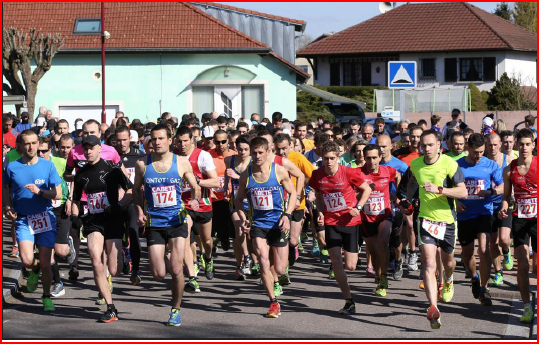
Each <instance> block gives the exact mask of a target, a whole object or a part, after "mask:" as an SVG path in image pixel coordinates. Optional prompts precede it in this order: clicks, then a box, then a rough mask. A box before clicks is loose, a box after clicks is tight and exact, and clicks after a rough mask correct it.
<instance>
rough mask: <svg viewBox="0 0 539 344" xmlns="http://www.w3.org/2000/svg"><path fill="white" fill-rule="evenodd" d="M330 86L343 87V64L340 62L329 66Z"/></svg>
mask: <svg viewBox="0 0 539 344" xmlns="http://www.w3.org/2000/svg"><path fill="white" fill-rule="evenodd" d="M329 85H330V86H341V64H340V63H338V62H337V63H330V64H329Z"/></svg>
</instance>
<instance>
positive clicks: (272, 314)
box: [266, 302, 281, 318]
mask: <svg viewBox="0 0 539 344" xmlns="http://www.w3.org/2000/svg"><path fill="white" fill-rule="evenodd" d="M279 315H281V306H279V302H272V303H271V305H270V308H269V310H268V313H266V317H267V318H278V317H279Z"/></svg>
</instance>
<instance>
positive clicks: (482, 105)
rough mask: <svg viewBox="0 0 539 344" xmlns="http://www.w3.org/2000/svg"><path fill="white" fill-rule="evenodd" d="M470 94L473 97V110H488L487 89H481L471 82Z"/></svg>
mask: <svg viewBox="0 0 539 344" xmlns="http://www.w3.org/2000/svg"><path fill="white" fill-rule="evenodd" d="M470 94H471V97H472V111H488V106H487V99H488V93H487V92H486V91H483V92H481V91H479V89H478V88H477V86H475V84H474V83H473V82H472V83H471V84H470Z"/></svg>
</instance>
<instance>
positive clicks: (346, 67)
mask: <svg viewBox="0 0 539 344" xmlns="http://www.w3.org/2000/svg"><path fill="white" fill-rule="evenodd" d="M342 74H343V75H342V76H343V86H360V85H361V65H360V64H359V63H355V62H345V63H344V64H343V72H342Z"/></svg>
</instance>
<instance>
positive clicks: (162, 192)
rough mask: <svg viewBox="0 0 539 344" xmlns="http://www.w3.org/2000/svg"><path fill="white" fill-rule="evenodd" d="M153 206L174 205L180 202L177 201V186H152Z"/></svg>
mask: <svg viewBox="0 0 539 344" xmlns="http://www.w3.org/2000/svg"><path fill="white" fill-rule="evenodd" d="M152 198H153V206H154V207H155V208H166V207H172V206H175V205H176V204H178V202H177V201H176V187H175V186H174V185H169V186H154V187H153V188H152Z"/></svg>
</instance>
